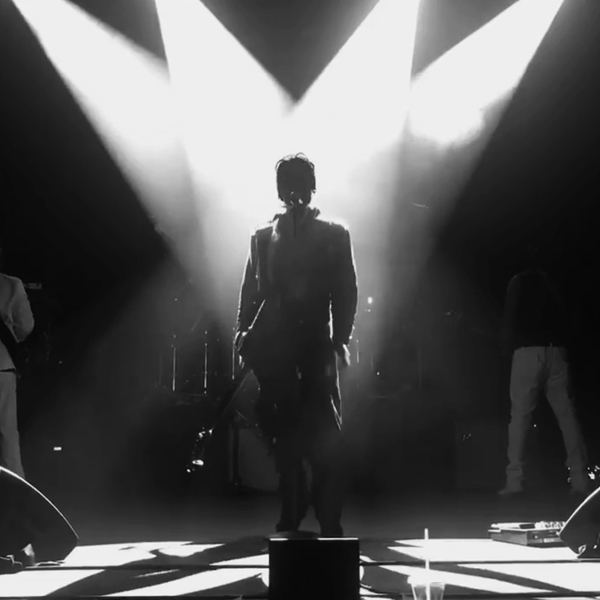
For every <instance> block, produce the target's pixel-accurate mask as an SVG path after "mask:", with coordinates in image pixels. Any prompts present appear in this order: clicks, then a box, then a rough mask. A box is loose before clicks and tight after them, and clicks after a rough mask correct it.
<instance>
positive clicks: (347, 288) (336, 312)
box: [331, 228, 358, 362]
mask: <svg viewBox="0 0 600 600" xmlns="http://www.w3.org/2000/svg"><path fill="white" fill-rule="evenodd" d="M332 276H333V282H332V288H331V316H332V320H333V343H334V346H335V349H336V352H337V353H338V355H339V356H340V357H341V358H343V359H344V360H345V361H346V362H347V361H348V359H349V353H348V344H349V343H350V339H351V337H352V332H353V330H354V320H355V318H356V308H357V305H358V285H357V281H356V268H355V265H354V253H353V251H352V241H351V239H350V232H349V231H348V230H347V229H345V228H344V229H343V230H342V231H341V235H340V239H339V240H338V243H337V245H336V258H335V261H334V269H333V274H332Z"/></svg>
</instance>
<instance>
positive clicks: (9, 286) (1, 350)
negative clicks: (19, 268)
mask: <svg viewBox="0 0 600 600" xmlns="http://www.w3.org/2000/svg"><path fill="white" fill-rule="evenodd" d="M0 318H1V319H2V320H3V321H4V323H5V324H6V325H7V327H8V329H9V331H10V332H11V333H12V335H13V336H14V338H15V341H17V342H23V341H25V339H27V337H28V336H29V334H30V333H31V332H32V331H33V327H34V320H33V314H32V312H31V305H30V304H29V299H28V297H27V292H26V290H25V286H24V285H23V282H22V281H21V280H20V279H18V278H17V277H10V276H9V275H4V274H3V273H0ZM14 368H15V365H14V363H13V360H12V358H11V357H10V355H9V353H8V350H7V349H6V347H5V346H4V344H3V343H2V342H0V371H7V370H10V369H14Z"/></svg>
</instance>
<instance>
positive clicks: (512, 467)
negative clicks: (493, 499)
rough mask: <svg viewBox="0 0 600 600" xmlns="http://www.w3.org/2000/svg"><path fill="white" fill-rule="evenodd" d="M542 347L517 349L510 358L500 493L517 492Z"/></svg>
mask: <svg viewBox="0 0 600 600" xmlns="http://www.w3.org/2000/svg"><path fill="white" fill-rule="evenodd" d="M543 351H544V349H543V348H539V347H531V348H519V349H518V350H516V351H515V353H514V355H513V359H512V369H511V374H510V402H511V413H510V424H509V426H508V452H507V454H508V466H507V467H506V486H505V487H504V489H502V490H501V491H500V493H501V494H503V495H504V494H512V493H518V492H521V491H522V489H523V464H524V460H525V443H526V440H527V433H528V430H529V426H530V424H531V417H532V414H533V411H534V409H535V407H536V405H537V401H538V394H539V390H540V378H541V375H542V368H543V362H542V360H543Z"/></svg>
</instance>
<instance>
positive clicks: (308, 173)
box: [275, 153, 317, 204]
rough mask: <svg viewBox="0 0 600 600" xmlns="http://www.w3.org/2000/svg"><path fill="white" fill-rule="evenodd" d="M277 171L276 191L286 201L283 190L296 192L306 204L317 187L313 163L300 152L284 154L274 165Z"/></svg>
mask: <svg viewBox="0 0 600 600" xmlns="http://www.w3.org/2000/svg"><path fill="white" fill-rule="evenodd" d="M275 170H276V171H277V193H278V195H279V198H280V199H281V200H282V201H283V202H286V200H287V199H286V198H285V192H286V191H290V190H294V191H296V192H298V193H299V194H300V195H301V196H302V199H303V200H305V202H306V204H308V203H310V200H311V194H312V193H314V192H315V191H316V189H317V182H316V178H315V165H314V164H313V163H311V162H310V160H308V158H306V156H305V155H304V154H302V153H300V154H294V155H291V156H286V157H284V158H282V159H281V160H280V161H279V162H278V163H277V165H276V166H275Z"/></svg>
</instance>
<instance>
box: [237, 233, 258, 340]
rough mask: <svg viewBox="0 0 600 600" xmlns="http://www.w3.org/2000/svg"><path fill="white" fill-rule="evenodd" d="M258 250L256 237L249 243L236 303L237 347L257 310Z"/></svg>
mask: <svg viewBox="0 0 600 600" xmlns="http://www.w3.org/2000/svg"><path fill="white" fill-rule="evenodd" d="M257 268H258V250H257V239H256V236H252V239H251V241H250V251H249V252H248V259H247V261H246V268H245V269H244V275H243V278H242V285H241V289H240V297H239V302H238V312H237V325H236V331H235V343H236V345H237V346H238V347H239V345H240V344H239V341H240V338H241V337H242V336H243V335H244V334H245V333H247V332H248V329H249V328H250V325H251V324H252V321H253V320H254V317H255V316H256V312H257V310H258V302H259V298H258V291H259V286H258V273H257Z"/></svg>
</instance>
